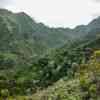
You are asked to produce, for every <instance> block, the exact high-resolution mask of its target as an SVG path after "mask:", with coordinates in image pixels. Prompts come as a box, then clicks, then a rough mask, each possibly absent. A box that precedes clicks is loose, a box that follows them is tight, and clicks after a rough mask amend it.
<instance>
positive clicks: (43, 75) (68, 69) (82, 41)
mask: <svg viewBox="0 0 100 100" xmlns="http://www.w3.org/2000/svg"><path fill="white" fill-rule="evenodd" d="M99 52H100V17H98V18H97V19H94V20H93V21H92V22H90V23H89V24H88V25H80V26H77V27H76V28H74V29H70V28H51V27H48V26H46V25H44V24H43V23H37V22H36V21H34V19H32V18H31V17H30V16H28V15H27V14H26V13H24V12H21V13H13V12H11V11H8V10H5V9H0V96H1V98H4V99H5V98H8V97H11V98H12V97H13V98H14V96H15V98H17V96H19V99H18V100H24V97H27V95H28V97H31V96H32V98H31V99H32V100H49V97H50V98H51V97H52V95H53V93H54V98H55V99H52V98H51V99H50V100H74V99H75V100H91V98H92V96H93V95H92V94H91V93H92V92H94V93H95V95H96V96H95V98H96V97H98V96H99V94H97V93H96V92H98V90H97V89H98V87H95V85H96V84H97V82H95V83H91V82H90V81H89V83H87V82H88V81H87V80H86V79H84V80H79V78H83V77H85V75H87V74H89V75H90V74H91V73H90V70H92V66H93V65H91V64H95V65H94V67H93V68H94V69H95V70H96V71H97V69H96V67H97V68H98V67H99V66H100V64H99V63H98V62H94V61H97V59H96V56H97V58H98V59H99ZM95 55H96V56H95ZM74 67H75V68H74ZM83 67H85V70H84V68H83ZM82 68H83V69H82ZM81 71H82V73H84V74H85V75H83V76H81V74H82V73H81ZM86 71H89V73H88V72H86ZM93 76H94V77H95V75H93ZM98 77H99V76H98ZM90 78H91V77H89V80H90ZM91 80H92V79H91ZM81 81H82V83H81ZM84 81H85V82H86V83H85V82H84ZM92 81H93V80H92ZM97 81H98V79H97ZM87 84H88V85H90V84H92V85H93V87H92V85H91V87H90V88H89V89H91V88H92V89H93V90H88V87H86V85H87ZM80 85H81V86H80ZM84 85H85V86H84ZM84 87H85V89H86V90H85V92H87V91H89V92H90V94H84V96H83V95H82V93H83V92H84ZM64 88H65V90H64ZM74 88H75V89H74ZM80 88H82V90H81V89H80ZM39 91H40V92H39ZM66 92H67V93H66ZM45 93H46V94H45ZM33 94H34V95H33ZM38 94H41V96H40V98H38V99H34V98H35V97H36V96H37V95H38ZM69 94H70V95H71V96H70V95H69ZM91 95H92V96H91ZM20 96H21V97H20ZM46 96H47V97H48V98H47V99H45V98H46ZM88 96H89V99H84V98H86V97H88ZM13 98H12V100H14V99H13ZM41 98H43V99H41ZM73 98H74V99H73ZM26 100H28V99H26ZM92 100H99V99H94V97H93V99H92Z"/></svg>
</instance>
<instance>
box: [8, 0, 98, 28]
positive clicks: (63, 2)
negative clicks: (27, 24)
mask: <svg viewBox="0 0 100 100" xmlns="http://www.w3.org/2000/svg"><path fill="white" fill-rule="evenodd" d="M13 1H14V2H15V4H13V5H9V6H7V7H6V8H9V9H11V10H13V11H25V12H26V13H28V14H29V15H31V16H32V17H34V18H35V19H36V20H37V21H39V22H43V23H45V24H47V25H49V26H55V27H60V26H64V27H75V26H76V25H79V24H87V23H88V22H89V21H90V20H92V18H93V16H92V15H93V14H95V13H100V4H99V3H94V2H92V0H13Z"/></svg>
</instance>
